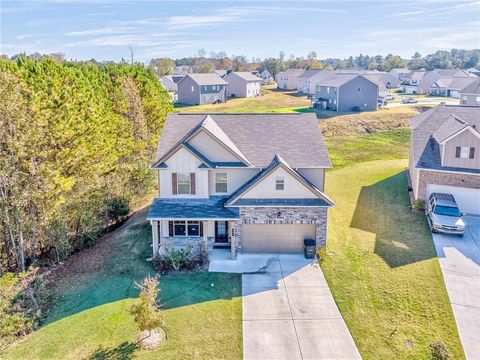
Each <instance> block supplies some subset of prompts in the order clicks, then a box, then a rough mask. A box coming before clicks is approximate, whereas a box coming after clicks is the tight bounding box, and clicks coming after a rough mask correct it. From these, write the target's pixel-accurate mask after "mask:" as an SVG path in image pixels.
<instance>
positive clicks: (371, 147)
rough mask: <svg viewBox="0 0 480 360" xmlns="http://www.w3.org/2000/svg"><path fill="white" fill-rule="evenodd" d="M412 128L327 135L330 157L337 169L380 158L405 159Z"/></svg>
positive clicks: (326, 142)
mask: <svg viewBox="0 0 480 360" xmlns="http://www.w3.org/2000/svg"><path fill="white" fill-rule="evenodd" d="M409 141H410V129H408V128H400V129H395V130H392V131H388V132H378V133H373V134H356V135H348V136H330V137H325V145H326V146H327V148H328V152H329V155H330V159H331V160H332V163H333V167H334V168H335V169H338V168H343V167H346V166H351V165H353V164H357V163H359V162H362V161H370V160H375V159H378V154H379V153H381V154H382V155H381V156H382V159H405V158H406V157H408V150H409Z"/></svg>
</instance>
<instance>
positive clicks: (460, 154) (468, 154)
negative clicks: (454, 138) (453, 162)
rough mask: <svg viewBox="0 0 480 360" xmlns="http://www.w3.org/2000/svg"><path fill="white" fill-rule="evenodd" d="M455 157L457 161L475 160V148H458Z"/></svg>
mask: <svg viewBox="0 0 480 360" xmlns="http://www.w3.org/2000/svg"><path fill="white" fill-rule="evenodd" d="M455 157H456V158H457V159H474V158H475V148H474V147H469V146H457V147H456V149H455Z"/></svg>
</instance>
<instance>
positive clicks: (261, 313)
mask: <svg viewBox="0 0 480 360" xmlns="http://www.w3.org/2000/svg"><path fill="white" fill-rule="evenodd" d="M237 270H238V272H242V273H243V274H242V295H243V353H244V358H245V359H361V357H360V354H359V352H358V350H357V347H356V346H355V343H354V341H353V339H352V336H351V334H350V332H349V331H348V329H347V326H346V325H345V322H344V320H343V318H342V316H341V314H340V312H339V310H338V308H337V305H336V304H335V301H334V300H333V296H332V294H331V292H330V289H329V287H328V285H327V282H326V281H325V277H324V276H323V273H322V271H321V269H320V267H319V266H318V263H316V262H314V261H312V260H306V259H305V258H304V257H303V255H300V254H240V255H239V258H238V259H237Z"/></svg>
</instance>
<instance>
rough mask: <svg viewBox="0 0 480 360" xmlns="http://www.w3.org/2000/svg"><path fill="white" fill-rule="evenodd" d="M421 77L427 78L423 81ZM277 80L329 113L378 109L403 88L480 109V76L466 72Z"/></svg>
mask: <svg viewBox="0 0 480 360" xmlns="http://www.w3.org/2000/svg"><path fill="white" fill-rule="evenodd" d="M420 76H423V79H421V80H420ZM276 81H277V86H278V88H279V89H286V90H295V89H296V90H298V92H300V93H304V94H307V95H309V96H311V97H312V98H313V99H314V100H315V101H316V106H318V107H320V108H323V109H328V110H338V111H352V110H357V111H364V110H375V109H376V108H377V106H378V104H379V103H382V102H383V101H384V100H385V98H386V97H387V95H388V91H389V90H390V89H398V88H400V87H401V88H402V90H403V92H405V93H407V94H413V93H427V94H430V95H435V96H444V97H452V98H459V99H460V104H461V105H468V106H480V97H479V96H480V94H479V86H480V77H478V76H476V75H475V72H469V71H466V70H456V69H447V70H445V69H441V70H434V71H428V72H426V71H409V70H406V71H404V69H393V70H392V71H390V72H389V73H387V72H381V71H353V70H337V71H335V72H333V71H326V70H307V71H304V70H301V69H289V70H286V71H283V72H280V73H278V74H277V76H276ZM427 89H428V91H427Z"/></svg>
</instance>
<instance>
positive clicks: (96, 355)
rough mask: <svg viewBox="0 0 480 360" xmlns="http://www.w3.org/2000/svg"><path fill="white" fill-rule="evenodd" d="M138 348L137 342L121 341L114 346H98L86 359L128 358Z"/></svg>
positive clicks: (116, 359)
mask: <svg viewBox="0 0 480 360" xmlns="http://www.w3.org/2000/svg"><path fill="white" fill-rule="evenodd" d="M138 348H139V346H138V344H135V343H131V342H127V341H125V342H123V343H121V344H120V345H118V346H116V347H114V348H104V347H99V348H98V349H97V350H95V351H94V352H93V353H92V354H91V355H90V356H89V357H88V358H87V359H88V360H129V359H132V358H133V353H134V352H135V350H137V349H138Z"/></svg>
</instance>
